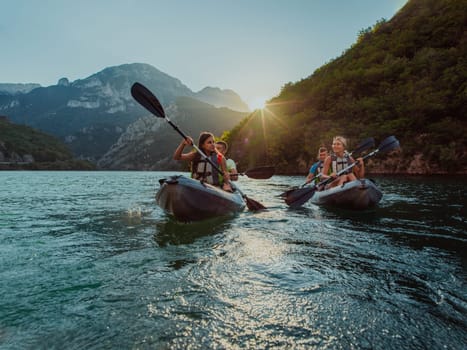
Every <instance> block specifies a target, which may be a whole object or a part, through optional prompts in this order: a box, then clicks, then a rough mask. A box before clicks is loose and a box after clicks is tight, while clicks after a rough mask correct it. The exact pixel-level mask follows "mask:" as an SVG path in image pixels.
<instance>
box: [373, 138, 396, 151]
mask: <svg viewBox="0 0 467 350" xmlns="http://www.w3.org/2000/svg"><path fill="white" fill-rule="evenodd" d="M396 148H399V140H397V139H396V137H395V136H389V137H387V138H386V139H384V140H383V142H381V144H380V145H379V147H378V150H379V152H389V151H392V150H395V149H396Z"/></svg>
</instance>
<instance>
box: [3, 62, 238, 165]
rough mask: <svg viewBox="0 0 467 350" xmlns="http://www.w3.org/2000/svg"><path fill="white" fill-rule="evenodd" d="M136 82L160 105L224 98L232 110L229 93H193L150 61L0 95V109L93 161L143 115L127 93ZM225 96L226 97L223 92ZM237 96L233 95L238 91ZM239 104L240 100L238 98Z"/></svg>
mask: <svg viewBox="0 0 467 350" xmlns="http://www.w3.org/2000/svg"><path fill="white" fill-rule="evenodd" d="M135 81H139V82H141V83H142V84H144V85H146V86H147V87H148V88H149V89H150V90H152V91H153V92H154V93H155V94H156V95H157V97H158V98H159V100H160V101H161V103H162V104H163V105H164V106H169V105H170V104H172V103H174V102H175V100H176V99H177V98H178V97H179V96H187V97H193V98H196V97H197V96H198V97H199V98H203V99H210V101H211V102H212V103H215V105H223V101H230V102H229V103H228V105H229V107H230V108H233V107H234V106H233V104H232V101H233V99H232V96H234V95H236V94H235V93H233V92H231V91H226V92H225V93H224V92H222V91H220V90H219V91H218V92H217V99H216V98H215V97H213V94H208V93H203V92H200V93H194V92H193V91H192V90H190V89H189V88H188V87H187V86H185V85H184V84H183V83H182V82H180V80H178V79H176V78H174V77H171V76H170V75H168V74H166V73H163V72H161V71H159V70H157V69H156V68H154V67H153V66H151V65H148V64H142V63H133V64H124V65H120V66H116V67H109V68H106V69H104V70H102V71H100V72H98V73H96V74H93V75H91V76H89V77H87V78H85V79H79V80H76V81H73V82H70V81H68V79H67V78H62V79H60V80H59V82H58V83H57V85H52V86H48V87H39V88H35V89H33V90H31V91H29V92H27V93H22V94H15V95H11V94H0V113H2V114H3V115H6V116H8V117H9V118H10V120H11V121H13V122H14V123H18V124H25V125H28V126H31V127H34V128H37V129H40V130H42V131H44V132H46V133H48V134H51V135H54V136H56V137H58V138H59V139H61V140H64V141H65V142H66V143H67V145H68V146H69V147H70V149H71V150H72V152H73V154H74V155H76V156H78V157H80V158H83V159H89V160H92V161H94V162H97V161H98V160H99V159H100V158H101V157H102V156H103V155H104V154H105V153H106V152H107V151H108V150H109V149H110V148H111V146H112V145H113V144H114V143H115V142H117V140H118V139H119V137H120V136H121V135H122V133H123V132H124V131H125V130H126V128H127V127H128V126H129V125H130V124H132V123H134V122H135V121H136V120H138V119H139V118H140V117H142V116H144V115H147V112H146V111H145V110H144V109H143V108H142V107H141V106H140V105H139V104H138V103H137V102H136V101H134V99H133V98H132V97H131V95H130V87H131V85H132V84H133V83H134V82H135ZM224 95H225V96H224ZM237 97H238V95H237ZM237 102H239V104H238V108H239V109H243V108H244V103H243V102H242V101H241V99H240V98H238V101H237Z"/></svg>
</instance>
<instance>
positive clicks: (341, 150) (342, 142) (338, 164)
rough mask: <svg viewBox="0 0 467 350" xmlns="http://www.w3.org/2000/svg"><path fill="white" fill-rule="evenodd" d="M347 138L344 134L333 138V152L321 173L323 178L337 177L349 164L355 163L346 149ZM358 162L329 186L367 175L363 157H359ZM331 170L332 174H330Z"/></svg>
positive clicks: (327, 158) (326, 160)
mask: <svg viewBox="0 0 467 350" xmlns="http://www.w3.org/2000/svg"><path fill="white" fill-rule="evenodd" d="M346 146H347V140H346V139H345V138H344V137H342V136H336V137H334V138H333V140H332V152H333V153H332V154H331V155H329V156H327V157H326V159H325V161H324V165H323V171H322V175H321V179H322V180H325V179H328V178H330V177H332V178H336V177H337V173H338V172H339V171H342V170H343V169H345V168H347V167H348V166H349V165H351V164H353V163H355V159H353V158H352V157H351V156H350V155H349V153H348V152H347V151H346V149H345V148H346ZM357 162H358V163H357V164H356V165H355V166H354V167H353V168H352V169H349V170H347V171H346V172H344V173H343V174H342V175H341V176H339V177H338V178H337V179H335V180H334V181H333V182H331V183H330V185H329V188H331V187H335V186H340V185H343V184H344V183H346V182H349V181H355V180H357V178H363V177H364V176H365V165H364V164H363V158H357ZM329 170H331V174H330V175H325V174H328V172H329Z"/></svg>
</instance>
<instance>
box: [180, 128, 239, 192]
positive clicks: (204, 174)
mask: <svg viewBox="0 0 467 350" xmlns="http://www.w3.org/2000/svg"><path fill="white" fill-rule="evenodd" d="M192 144H193V139H192V138H191V137H189V136H188V137H187V138H185V139H183V140H182V142H181V143H180V145H178V147H177V149H176V150H175V152H174V155H173V159H175V160H186V161H189V162H191V176H192V178H194V179H197V180H200V181H202V182H207V183H209V184H211V185H214V186H219V187H222V189H223V190H224V191H229V192H232V187H231V186H230V174H229V172H228V170H227V164H226V160H225V157H224V156H223V155H222V154H221V153H220V152H219V151H217V150H216V147H215V141H214V135H213V134H212V133H210V132H207V131H203V132H202V133H201V134H200V135H199V139H198V148H199V149H200V150H201V151H203V152H204V154H205V155H206V156H207V157H208V158H209V159H210V160H211V161H212V162H213V163H214V164H215V165H217V167H218V168H219V169H221V170H222V172H223V174H220V173H219V172H218V171H217V169H215V168H214V167H213V166H212V165H211V164H210V163H209V162H208V161H206V160H205V159H203V158H202V157H201V154H199V153H198V152H196V151H192V152H188V153H182V152H183V149H184V148H185V146H188V145H192Z"/></svg>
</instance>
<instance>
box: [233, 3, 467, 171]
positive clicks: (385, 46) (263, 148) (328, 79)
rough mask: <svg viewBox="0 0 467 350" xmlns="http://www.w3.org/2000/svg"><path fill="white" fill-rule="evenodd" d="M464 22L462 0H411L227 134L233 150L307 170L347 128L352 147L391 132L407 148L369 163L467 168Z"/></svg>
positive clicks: (246, 161)
mask: <svg viewBox="0 0 467 350" xmlns="http://www.w3.org/2000/svg"><path fill="white" fill-rule="evenodd" d="M466 24H467V1H466V0H410V1H409V2H408V3H407V4H406V5H405V6H404V7H403V8H402V9H401V10H400V11H399V12H398V13H397V14H396V15H395V16H394V17H393V18H392V19H390V20H385V19H381V20H380V21H378V22H377V23H376V24H375V25H374V26H373V27H371V28H367V29H363V30H362V31H361V32H360V33H359V34H358V36H357V40H356V42H355V44H354V45H353V46H352V47H350V48H348V49H347V50H346V51H345V52H344V53H343V54H342V55H341V56H340V57H337V58H336V59H334V60H332V61H331V62H329V63H327V64H325V65H324V66H322V67H320V68H319V69H317V70H316V71H315V72H314V73H313V74H312V75H311V76H309V77H308V78H306V79H303V80H302V81H299V82H297V83H293V84H292V83H288V84H286V85H285V86H284V87H283V88H282V91H281V93H280V94H279V95H278V96H277V97H275V98H273V99H272V100H270V101H269V103H268V106H267V108H266V109H265V110H263V111H256V112H254V113H252V114H251V115H250V116H249V117H248V118H247V119H246V120H244V121H243V123H242V124H241V125H238V126H237V127H236V128H235V129H234V130H232V131H231V132H230V133H229V134H226V135H225V137H226V138H227V139H228V141H229V142H230V143H231V146H232V147H231V149H232V157H233V158H234V159H235V160H237V161H238V162H239V163H240V167H241V168H246V167H249V166H253V165H258V164H265V163H269V164H275V165H276V166H277V169H278V171H279V172H280V173H289V174H290V173H302V174H304V173H306V171H307V168H308V166H309V165H310V163H311V162H312V161H313V160H314V158H315V157H316V151H317V149H318V147H319V146H320V145H321V144H325V145H327V146H330V144H331V141H332V137H333V136H334V135H345V136H347V137H348V138H349V139H350V142H351V145H350V146H349V150H350V149H351V148H352V145H356V144H357V143H358V142H359V141H360V140H362V139H364V138H366V137H368V136H373V137H375V138H376V140H377V142H379V141H381V140H383V139H384V138H385V137H386V136H389V135H395V136H397V137H398V139H399V140H400V143H401V146H402V147H401V151H400V152H399V153H398V154H396V155H393V156H392V157H391V159H389V160H385V161H384V162H383V161H380V160H376V159H375V161H372V162H370V164H369V168H368V169H369V171H373V172H384V173H423V174H430V173H445V172H458V173H466V172H467V156H466V154H467V153H466V146H467V127H466V126H467V121H466V120H467V118H466V115H467V113H466V112H467V31H466V29H467V28H466ZM323 35H325V33H323Z"/></svg>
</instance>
